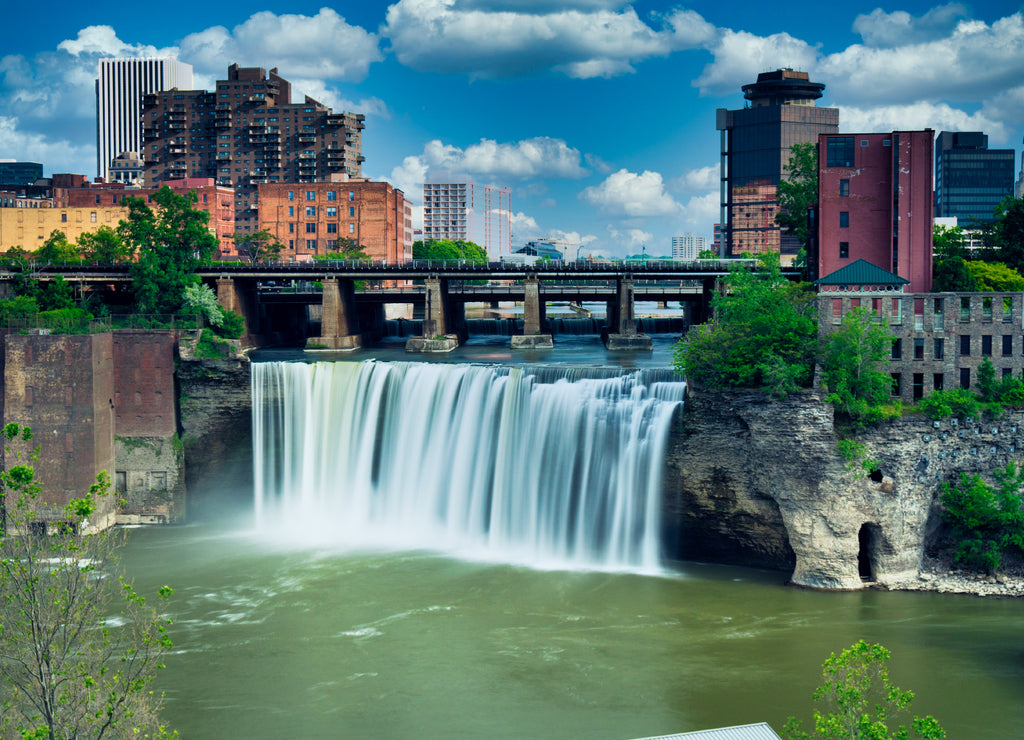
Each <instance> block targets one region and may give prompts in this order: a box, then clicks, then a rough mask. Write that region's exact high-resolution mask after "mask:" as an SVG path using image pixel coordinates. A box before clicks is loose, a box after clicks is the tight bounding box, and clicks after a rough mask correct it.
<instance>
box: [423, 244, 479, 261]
mask: <svg viewBox="0 0 1024 740" xmlns="http://www.w3.org/2000/svg"><path fill="white" fill-rule="evenodd" d="M412 258H413V259H416V260H486V259H487V250H485V249H484V248H483V247H481V246H480V245H479V244H476V243H474V242H470V241H463V240H461V239H454V240H453V239H427V240H426V241H419V240H417V241H414V242H413V243H412Z"/></svg>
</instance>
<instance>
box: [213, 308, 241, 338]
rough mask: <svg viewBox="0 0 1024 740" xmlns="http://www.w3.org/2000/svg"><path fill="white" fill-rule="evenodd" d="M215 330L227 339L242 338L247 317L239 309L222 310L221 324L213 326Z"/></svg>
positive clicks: (218, 334)
mask: <svg viewBox="0 0 1024 740" xmlns="http://www.w3.org/2000/svg"><path fill="white" fill-rule="evenodd" d="M213 331H214V333H215V334H217V336H219V337H224V338H225V339H241V337H242V334H244V333H245V317H243V316H242V314H240V313H238V312H237V311H222V320H221V322H220V326H215V327H213Z"/></svg>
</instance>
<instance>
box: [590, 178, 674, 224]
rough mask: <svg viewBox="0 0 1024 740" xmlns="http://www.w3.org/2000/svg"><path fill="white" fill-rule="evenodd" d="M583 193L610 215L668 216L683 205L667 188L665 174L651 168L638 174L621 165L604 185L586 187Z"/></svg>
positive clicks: (628, 216) (629, 216)
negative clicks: (663, 179)
mask: <svg viewBox="0 0 1024 740" xmlns="http://www.w3.org/2000/svg"><path fill="white" fill-rule="evenodd" d="M580 197H581V198H583V199H584V200H586V201H587V202H589V203H590V204H591V205H594V206H597V207H598V208H600V209H601V210H602V211H603V212H605V213H607V214H609V215H613V216H623V217H627V218H636V217H641V216H666V215H669V214H672V213H675V212H676V211H677V210H678V209H679V204H678V203H676V202H675V200H673V198H672V196H671V195H669V194H668V193H667V192H665V184H664V182H663V181H662V179H661V174H660V173H658V172H651V171H650V170H645V171H644V172H642V173H640V174H637V173H635V172H630V171H629V170H626V169H621V170H619V171H618V172H614V173H612V174H611V175H609V176H608V177H607V178H606V179H605V180H604V182H602V183H601V184H600V185H595V186H592V187H589V188H587V189H585V190H584V191H583V192H582V193H580Z"/></svg>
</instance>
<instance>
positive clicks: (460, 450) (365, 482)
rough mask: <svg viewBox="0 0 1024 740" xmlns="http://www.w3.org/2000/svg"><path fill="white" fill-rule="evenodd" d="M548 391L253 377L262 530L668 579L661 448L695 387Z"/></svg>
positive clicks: (299, 373) (312, 370)
mask: <svg viewBox="0 0 1024 740" xmlns="http://www.w3.org/2000/svg"><path fill="white" fill-rule="evenodd" d="M537 372H538V373H541V374H542V371H537ZM547 374H548V376H550V375H551V374H552V371H551V369H547ZM555 374H556V375H559V374H560V375H563V376H564V375H566V373H565V372H559V371H555ZM539 377H540V375H537V374H534V373H533V372H531V371H529V370H523V369H520V368H508V367H484V366H472V365H450V364H420V363H404V362H399V363H382V362H372V361H371V362H360V363H355V362H321V363H314V364H306V363H298V362H267V363H254V364H253V366H252V394H253V445H254V459H255V468H256V469H255V483H256V515H257V522H258V524H259V525H260V526H261V527H262V528H263V529H264V530H266V531H267V532H269V533H272V534H274V533H276V534H279V535H283V536H292V537H295V538H297V539H298V540H299V541H300V542H304V543H310V544H314V543H315V544H321V545H338V546H342V547H347V548H374V549H379V548H383V549H402V550H410V549H430V550H436V551H442V552H446V553H450V554H453V555H456V556H460V557H468V558H476V559H487V560H494V561H500V562H511V563H521V564H525V565H529V566H532V567H547V568H591V569H608V570H634V571H644V572H656V571H658V570H660V552H659V550H660V546H659V540H660V510H661V495H662V488H661V481H662V469H663V468H664V457H665V454H664V453H665V445H666V440H667V438H668V432H669V427H670V425H671V422H672V417H673V413H674V412H675V410H676V408H678V407H679V405H680V404H681V403H682V396H683V388H684V384H683V383H682V382H648V383H647V384H644V382H643V378H642V376H641V373H639V372H633V373H629V374H621V375H617V376H615V377H605V378H585V379H580V380H575V381H574V382H569V381H568V380H567V379H565V377H562V378H561V379H559V380H557V381H555V382H539ZM545 379H548V380H550V379H551V378H550V377H547V378H545Z"/></svg>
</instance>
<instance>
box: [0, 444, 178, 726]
mask: <svg viewBox="0 0 1024 740" xmlns="http://www.w3.org/2000/svg"><path fill="white" fill-rule="evenodd" d="M3 437H4V441H5V452H6V459H7V460H8V461H9V462H12V461H13V462H14V463H15V464H14V465H12V466H11V467H9V468H8V469H7V470H5V471H3V472H2V473H0V483H2V484H3V487H4V493H5V513H6V521H5V529H4V530H3V531H2V532H0V734H2V735H3V736H4V737H15V736H17V737H21V738H35V739H36V740H42V739H43V738H48V739H50V740H56V739H57V738H85V737H89V738H134V737H139V738H142V737H148V738H157V737H172V736H173V735H172V734H169V733H168V732H167V730H166V729H165V728H164V727H162V726H161V725H160V724H159V720H158V717H157V714H158V712H159V710H160V707H161V703H162V700H161V698H160V697H159V696H158V695H154V694H153V693H152V692H151V691H150V685H151V683H152V680H153V672H154V671H155V670H156V669H157V668H160V667H162V666H161V665H160V659H161V656H162V655H163V654H164V653H165V652H166V651H167V650H168V649H169V648H170V647H171V643H170V640H169V639H168V637H167V631H166V630H167V625H168V624H169V621H168V620H166V619H163V618H161V617H159V616H158V615H157V613H156V612H155V611H154V610H153V609H152V607H149V606H147V605H146V603H145V599H144V598H143V597H142V596H141V595H139V594H138V593H136V591H135V589H134V588H133V587H132V585H131V584H130V583H128V582H127V581H126V580H125V579H124V577H123V575H122V574H121V572H120V570H119V568H118V566H117V558H116V550H117V545H118V543H119V540H120V537H119V535H118V534H117V533H116V532H114V531H111V530H106V531H100V532H95V531H93V529H92V525H91V524H90V522H89V517H90V516H92V515H93V514H94V513H95V512H96V510H97V506H98V504H99V501H100V500H101V499H102V498H103V497H104V496H106V495H107V488H108V485H107V484H108V481H107V478H106V475H105V474H101V475H100V476H98V477H97V482H96V484H95V485H93V486H92V488H90V490H89V492H88V493H87V494H86V495H85V496H83V497H82V498H78V499H72V500H71V501H70V502H69V503H68V504H67V505H66V506H64V507H56V506H53V505H49V504H46V503H44V502H43V501H42V499H41V495H40V494H41V486H40V483H39V482H38V481H37V480H36V477H35V470H34V467H33V466H34V464H35V463H36V462H37V461H38V448H36V449H34V450H28V449H25V447H26V446H27V444H28V443H29V441H30V440H31V431H30V430H29V429H28V428H27V427H19V426H18V425H16V424H8V425H7V426H5V427H4V428H3ZM170 594H171V589H169V588H166V587H164V588H162V589H161V590H160V596H161V598H162V599H166V598H168V597H169V596H170ZM118 605H119V606H118ZM115 612H119V613H117V614H115ZM117 623H120V624H122V625H123V626H121V627H117V628H114V627H112V626H111V625H112V624H117Z"/></svg>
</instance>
